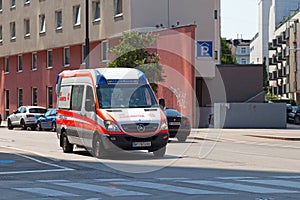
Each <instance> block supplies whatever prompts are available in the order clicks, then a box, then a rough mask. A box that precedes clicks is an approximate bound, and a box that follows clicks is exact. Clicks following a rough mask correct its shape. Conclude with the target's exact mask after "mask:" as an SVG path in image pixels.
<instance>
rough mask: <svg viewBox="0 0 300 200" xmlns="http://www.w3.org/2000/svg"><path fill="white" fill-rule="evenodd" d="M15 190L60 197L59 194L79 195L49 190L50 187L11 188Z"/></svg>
mask: <svg viewBox="0 0 300 200" xmlns="http://www.w3.org/2000/svg"><path fill="white" fill-rule="evenodd" d="M13 189H15V190H19V191H24V192H30V193H35V194H39V195H43V196H47V197H61V196H67V197H77V196H79V195H77V194H71V193H67V192H62V191H58V190H51V189H46V188H39V187H37V188H13Z"/></svg>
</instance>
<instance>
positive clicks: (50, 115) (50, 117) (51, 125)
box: [36, 109, 56, 131]
mask: <svg viewBox="0 0 300 200" xmlns="http://www.w3.org/2000/svg"><path fill="white" fill-rule="evenodd" d="M36 129H37V130H39V131H40V130H51V131H56V109H48V110H47V112H46V113H45V115H42V116H41V117H39V118H38V120H37V126H36Z"/></svg>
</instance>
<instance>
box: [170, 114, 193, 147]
mask: <svg viewBox="0 0 300 200" xmlns="http://www.w3.org/2000/svg"><path fill="white" fill-rule="evenodd" d="M164 112H165V115H166V116H167V120H168V128H169V134H170V138H174V137H176V138H177V139H178V141H179V142H185V141H186V139H187V137H188V136H189V135H190V132H191V122H190V119H189V118H188V117H187V116H184V115H182V114H181V113H180V112H179V111H178V110H176V109H172V108H167V109H165V110H164Z"/></svg>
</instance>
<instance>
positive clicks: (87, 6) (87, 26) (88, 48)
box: [85, 0, 90, 69]
mask: <svg viewBox="0 0 300 200" xmlns="http://www.w3.org/2000/svg"><path fill="white" fill-rule="evenodd" d="M89 54H90V39H89V0H85V67H86V69H88V68H89V64H90V63H89Z"/></svg>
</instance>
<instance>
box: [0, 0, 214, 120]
mask: <svg viewBox="0 0 300 200" xmlns="http://www.w3.org/2000/svg"><path fill="white" fill-rule="evenodd" d="M88 2H89V7H88V10H89V13H88V15H86V14H87V13H86V11H87V9H86V4H85V3H86V1H85V0H65V1H61V0H23V1H15V0H0V71H1V74H0V90H1V91H3V92H1V93H0V102H1V103H0V105H1V107H0V114H5V115H6V116H7V115H8V114H9V113H11V112H12V111H13V110H14V109H16V108H17V107H18V106H20V105H41V106H45V107H55V106H56V94H55V83H56V77H57V74H58V73H60V72H61V71H63V70H71V69H78V68H80V67H85V58H86V48H85V40H86V29H87V27H88V30H89V35H88V37H89V41H90V43H89V47H90V54H89V67H90V68H96V67H105V66H106V65H107V63H108V62H109V60H110V59H111V58H112V56H111V55H110V53H109V49H110V48H111V47H113V46H114V45H116V41H119V39H116V38H119V37H120V35H121V33H122V32H124V31H128V30H132V29H137V30H138V31H143V32H147V31H151V32H152V31H167V30H169V29H173V30H175V29H177V30H176V31H177V32H185V33H184V34H189V36H190V38H191V41H189V42H188V43H189V44H186V43H184V44H183V43H178V44H177V45H178V47H179V48H181V49H183V50H182V51H180V52H181V53H182V52H189V54H188V57H189V59H188V61H182V60H186V58H181V61H182V62H184V63H188V66H189V67H191V68H192V67H193V71H191V70H186V69H182V68H183V65H182V66H181V69H179V71H182V72H183V71H189V72H188V75H187V76H188V77H189V78H188V79H191V80H189V83H190V84H191V85H192V88H194V89H195V90H197V87H198V86H199V85H200V87H201V84H196V83H197V82H199V81H200V82H201V80H202V78H203V77H214V75H215V66H216V64H219V63H220V17H219V16H220V0H201V1H199V0H186V1H182V0H151V1H149V0H91V1H88ZM86 16H88V19H87V18H86ZM86 21H88V24H87V23H86ZM87 25H88V26H87ZM186 27H187V28H186ZM192 29H193V30H192ZM171 43H175V44H176V41H175V42H174V41H172V42H171ZM159 45H160V44H157V47H159ZM187 48H189V50H188V51H186V50H184V49H187ZM170 54H171V53H170ZM170 54H165V56H169V55H170ZM161 55H164V52H163V51H161ZM179 57H180V56H179ZM161 60H162V62H164V63H163V64H166V65H169V66H172V65H173V64H174V65H175V66H176V64H175V63H174V62H175V61H172V59H170V57H168V58H164V57H162V58H161ZM182 62H177V63H178V64H177V65H178V67H177V68H180V66H179V64H180V63H182ZM183 75H184V76H185V74H184V73H183ZM191 76H192V77H191Z"/></svg>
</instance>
